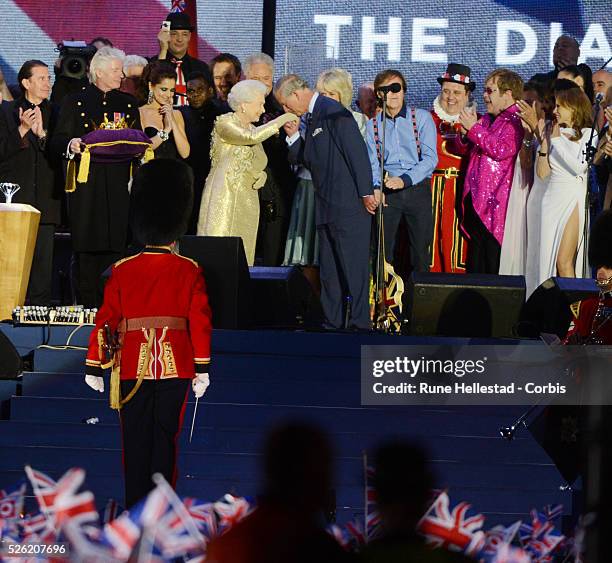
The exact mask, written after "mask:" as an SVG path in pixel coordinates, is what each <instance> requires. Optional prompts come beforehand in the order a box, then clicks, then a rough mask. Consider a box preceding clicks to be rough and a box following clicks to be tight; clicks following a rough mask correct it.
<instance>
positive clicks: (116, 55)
mask: <svg viewBox="0 0 612 563" xmlns="http://www.w3.org/2000/svg"><path fill="white" fill-rule="evenodd" d="M113 59H119V60H120V61H121V64H123V61H124V60H125V53H124V52H123V51H122V50H121V49H115V48H114V47H102V48H101V49H98V51H97V52H96V54H95V55H94V56H93V58H92V59H91V62H90V63H89V81H90V82H91V83H92V84H95V82H96V80H97V79H98V77H97V76H96V72H97V71H98V70H101V69H103V68H104V67H105V66H106V65H108V64H109V63H110V62H111V61H112V60H113Z"/></svg>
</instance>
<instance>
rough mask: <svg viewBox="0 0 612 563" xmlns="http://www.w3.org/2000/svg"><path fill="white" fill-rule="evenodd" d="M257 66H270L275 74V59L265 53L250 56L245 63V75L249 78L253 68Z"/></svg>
mask: <svg viewBox="0 0 612 563" xmlns="http://www.w3.org/2000/svg"><path fill="white" fill-rule="evenodd" d="M257 64H262V65H266V66H269V67H270V68H271V69H272V74H274V59H273V58H272V57H271V56H270V55H266V54H265V53H255V54H253V55H249V56H248V57H247V58H246V60H245V61H244V74H245V75H246V76H248V75H249V74H250V72H251V67H252V66H253V65H257Z"/></svg>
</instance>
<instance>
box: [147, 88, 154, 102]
mask: <svg viewBox="0 0 612 563" xmlns="http://www.w3.org/2000/svg"><path fill="white" fill-rule="evenodd" d="M152 102H153V90H149V95H148V96H147V104H150V103H152Z"/></svg>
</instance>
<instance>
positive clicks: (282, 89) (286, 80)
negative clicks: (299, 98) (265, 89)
mask: <svg viewBox="0 0 612 563" xmlns="http://www.w3.org/2000/svg"><path fill="white" fill-rule="evenodd" d="M304 88H310V86H308V82H306V80H304V79H303V78H302V77H301V76H299V75H297V74H286V75H285V76H281V77H280V78H279V79H278V80H277V82H276V84H275V85H274V93H275V94H276V95H278V96H280V97H281V98H287V97H289V96H291V94H293V92H297V91H298V90H303V89H304Z"/></svg>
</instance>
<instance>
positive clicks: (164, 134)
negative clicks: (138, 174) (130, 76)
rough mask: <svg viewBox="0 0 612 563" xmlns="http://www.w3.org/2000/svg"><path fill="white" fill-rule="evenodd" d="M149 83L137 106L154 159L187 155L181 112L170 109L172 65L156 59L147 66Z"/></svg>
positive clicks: (173, 85)
mask: <svg viewBox="0 0 612 563" xmlns="http://www.w3.org/2000/svg"><path fill="white" fill-rule="evenodd" d="M143 81H144V84H146V85H147V86H148V93H147V99H146V103H145V104H144V105H143V106H141V107H140V123H141V124H142V130H143V131H144V132H145V133H146V135H147V136H148V137H149V138H150V139H151V141H152V142H153V150H154V151H155V158H173V159H177V160H178V159H180V158H187V157H188V156H189V141H187V135H186V134H185V122H184V120H183V115H182V114H181V112H180V111H178V110H176V109H173V107H172V102H173V99H174V93H175V92H174V87H175V84H176V72H175V70H174V67H173V66H172V65H171V64H169V63H167V62H165V61H158V62H155V63H151V64H149V65H147V68H145V71H144V73H143Z"/></svg>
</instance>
